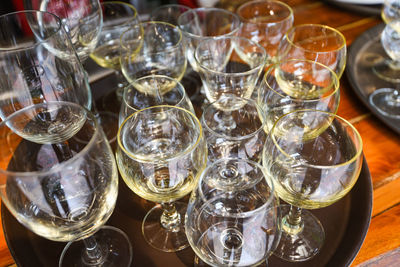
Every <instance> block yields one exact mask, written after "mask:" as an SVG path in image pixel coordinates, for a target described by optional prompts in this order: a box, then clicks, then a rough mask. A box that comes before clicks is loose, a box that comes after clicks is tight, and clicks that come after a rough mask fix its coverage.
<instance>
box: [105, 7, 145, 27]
mask: <svg viewBox="0 0 400 267" xmlns="http://www.w3.org/2000/svg"><path fill="white" fill-rule="evenodd" d="M115 4H117V5H123V6H127V7H129V8H130V9H131V10H133V12H134V15H133V16H132V17H131V16H129V19H128V20H127V21H126V22H124V23H122V24H115V25H110V26H111V27H115V26H125V25H126V24H129V23H130V22H132V21H134V20H136V19H138V12H137V9H136V7H135V6H134V5H132V4H130V3H126V2H122V1H109V2H100V7H103V6H107V5H109V6H111V5H115ZM103 21H104V18H103ZM139 24H140V22H139ZM103 27H104V22H103Z"/></svg>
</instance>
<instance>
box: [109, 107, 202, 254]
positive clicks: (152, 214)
mask: <svg viewBox="0 0 400 267" xmlns="http://www.w3.org/2000/svg"><path fill="white" fill-rule="evenodd" d="M116 158H117V164H118V168H119V171H120V173H121V176H122V178H123V180H124V181H125V183H126V184H127V185H128V187H129V188H130V189H131V190H132V191H133V192H135V193H136V194H137V195H139V196H140V197H142V198H144V199H146V200H149V201H153V202H156V203H160V204H161V205H156V206H155V207H154V208H152V209H151V210H150V211H149V212H148V213H147V214H146V216H145V218H144V220H143V223H142V233H143V235H144V238H145V240H146V241H147V243H149V244H150V245H151V246H152V247H154V248H156V249H158V250H162V251H165V252H173V251H178V250H182V249H184V248H186V247H187V246H188V245H189V244H188V241H187V238H186V235H185V231H184V229H183V228H184V214H185V212H186V207H187V205H186V204H185V203H182V202H175V201H176V200H178V199H180V198H182V197H184V196H185V195H187V194H188V193H189V192H190V191H192V189H193V187H194V185H195V183H196V182H197V180H198V177H199V174H200V172H201V171H202V170H203V169H204V168H205V165H206V162H207V148H206V143H205V140H204V138H203V132H202V127H201V125H200V122H199V120H198V119H197V118H196V116H195V115H194V114H193V113H191V112H190V111H188V110H186V109H183V108H181V107H177V106H167V105H162V106H153V107H149V108H145V109H142V110H139V111H137V112H135V113H133V114H132V115H130V116H129V117H128V118H127V119H126V120H125V121H124V122H123V123H122V125H121V126H120V129H119V131H118V149H117V154H116Z"/></svg>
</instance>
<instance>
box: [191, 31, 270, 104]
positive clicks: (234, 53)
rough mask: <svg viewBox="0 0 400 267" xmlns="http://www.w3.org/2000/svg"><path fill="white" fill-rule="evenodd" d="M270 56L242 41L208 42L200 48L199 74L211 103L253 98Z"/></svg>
mask: <svg viewBox="0 0 400 267" xmlns="http://www.w3.org/2000/svg"><path fill="white" fill-rule="evenodd" d="M266 55H267V54H266V52H265V49H264V48H263V47H261V46H260V45H258V44H257V43H255V42H253V41H251V40H249V39H246V38H242V37H236V36H222V37H219V38H209V39H205V40H203V41H202V42H200V43H199V44H198V45H197V48H196V51H195V61H196V65H197V71H198V73H199V75H200V78H201V80H202V82H203V87H204V90H205V93H206V96H207V99H208V100H209V101H210V102H214V101H216V100H217V99H219V98H222V97H225V96H232V95H235V96H238V97H243V98H250V97H251V94H252V93H253V90H254V87H255V85H256V83H257V80H258V78H259V76H260V74H261V72H262V70H263V68H264V64H265V60H266Z"/></svg>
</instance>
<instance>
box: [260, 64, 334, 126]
mask: <svg viewBox="0 0 400 267" xmlns="http://www.w3.org/2000/svg"><path fill="white" fill-rule="evenodd" d="M339 100H340V93H339V78H338V77H337V75H336V74H335V72H333V71H332V70H331V69H330V68H329V67H327V66H325V65H322V64H320V63H318V62H315V61H310V60H304V59H289V60H284V61H282V62H279V63H276V64H274V65H272V66H271V67H270V68H269V69H268V70H267V72H266V73H265V75H264V80H263V82H262V84H261V86H260V87H259V92H258V100H257V103H258V104H259V105H260V107H261V108H262V109H263V111H264V113H265V124H266V130H267V131H269V130H271V128H272V126H273V125H274V123H275V122H276V121H277V120H278V119H279V118H280V117H282V116H283V115H285V114H287V113H289V112H291V111H294V110H297V109H315V110H322V111H327V112H331V113H336V111H337V109H338V107H339Z"/></svg>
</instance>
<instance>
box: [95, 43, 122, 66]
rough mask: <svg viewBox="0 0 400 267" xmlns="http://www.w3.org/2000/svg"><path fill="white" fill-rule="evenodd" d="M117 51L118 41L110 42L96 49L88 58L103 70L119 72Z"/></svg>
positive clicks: (118, 53) (118, 54)
mask: <svg viewBox="0 0 400 267" xmlns="http://www.w3.org/2000/svg"><path fill="white" fill-rule="evenodd" d="M119 49H120V48H119V41H117V40H112V41H110V42H107V43H106V44H104V45H101V46H99V47H97V48H96V49H95V50H94V51H93V52H92V54H90V57H91V58H92V59H93V60H94V61H95V62H96V63H97V64H99V65H100V66H101V67H103V68H110V69H114V70H119V69H120V68H121V64H120V60H119V59H120V52H119Z"/></svg>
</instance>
